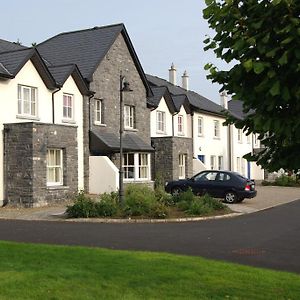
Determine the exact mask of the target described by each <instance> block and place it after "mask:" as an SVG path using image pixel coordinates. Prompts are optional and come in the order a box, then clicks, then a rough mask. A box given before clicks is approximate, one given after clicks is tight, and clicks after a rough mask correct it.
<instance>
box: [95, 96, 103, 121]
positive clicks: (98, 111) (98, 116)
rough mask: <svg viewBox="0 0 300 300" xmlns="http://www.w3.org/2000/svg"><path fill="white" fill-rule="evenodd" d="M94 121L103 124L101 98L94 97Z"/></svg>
mask: <svg viewBox="0 0 300 300" xmlns="http://www.w3.org/2000/svg"><path fill="white" fill-rule="evenodd" d="M95 123H96V124H104V120H103V100H101V99H95Z"/></svg>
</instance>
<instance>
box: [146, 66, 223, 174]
mask: <svg viewBox="0 0 300 300" xmlns="http://www.w3.org/2000/svg"><path fill="white" fill-rule="evenodd" d="M147 79H148V81H149V83H150V85H151V86H152V87H166V88H167V89H168V91H169V93H170V94H171V97H180V96H181V95H183V96H185V97H186V99H187V102H188V104H189V109H188V113H189V114H188V115H189V118H190V121H188V122H190V125H189V126H190V133H189V137H191V138H192V145H193V165H192V172H190V175H192V174H195V173H197V172H199V171H201V170H206V169H227V168H228V137H227V127H226V126H223V123H224V122H225V116H224V113H223V110H224V109H223V107H222V106H220V105H218V104H216V103H214V102H212V101H210V100H209V99H207V98H205V97H203V96H201V95H199V94H198V93H196V92H193V91H191V90H189V89H188V76H187V73H186V72H185V73H184V74H183V76H182V87H180V86H178V85H176V68H175V67H174V65H173V64H172V66H171V68H170V70H169V81H167V80H164V79H162V78H159V77H156V76H152V75H147ZM151 126H153V125H151Z"/></svg>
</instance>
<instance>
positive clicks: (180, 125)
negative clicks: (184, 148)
mask: <svg viewBox="0 0 300 300" xmlns="http://www.w3.org/2000/svg"><path fill="white" fill-rule="evenodd" d="M177 124H178V134H179V135H184V117H183V115H178V117H177Z"/></svg>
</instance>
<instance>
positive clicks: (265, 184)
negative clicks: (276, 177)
mask: <svg viewBox="0 0 300 300" xmlns="http://www.w3.org/2000/svg"><path fill="white" fill-rule="evenodd" d="M261 185H263V186H269V185H273V183H272V182H270V181H267V180H263V181H262V182H261Z"/></svg>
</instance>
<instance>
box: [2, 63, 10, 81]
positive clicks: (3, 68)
mask: <svg viewBox="0 0 300 300" xmlns="http://www.w3.org/2000/svg"><path fill="white" fill-rule="evenodd" d="M0 77H5V78H12V77H13V74H11V73H10V72H9V71H8V70H7V69H6V68H5V67H4V65H3V64H2V63H1V62H0Z"/></svg>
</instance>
